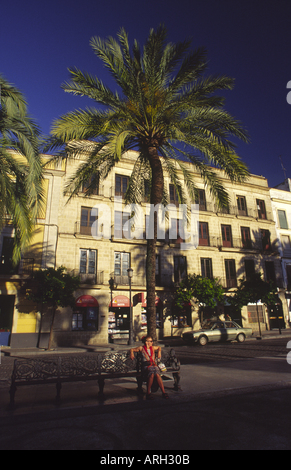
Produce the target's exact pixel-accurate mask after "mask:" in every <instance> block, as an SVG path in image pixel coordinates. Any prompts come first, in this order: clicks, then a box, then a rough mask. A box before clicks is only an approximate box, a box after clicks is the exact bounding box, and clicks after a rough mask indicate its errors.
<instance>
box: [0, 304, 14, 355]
mask: <svg viewBox="0 0 291 470" xmlns="http://www.w3.org/2000/svg"><path fill="white" fill-rule="evenodd" d="M14 303H15V295H0V336H1V341H0V343H1V345H2V346H8V345H9V341H10V336H11V330H12V324H13V313H14Z"/></svg>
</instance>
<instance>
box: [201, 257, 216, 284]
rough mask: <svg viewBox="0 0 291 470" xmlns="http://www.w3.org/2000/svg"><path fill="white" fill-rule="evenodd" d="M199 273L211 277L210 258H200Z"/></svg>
mask: <svg viewBox="0 0 291 470" xmlns="http://www.w3.org/2000/svg"><path fill="white" fill-rule="evenodd" d="M201 275H202V277H208V278H209V279H213V273H212V259H211V258H201Z"/></svg>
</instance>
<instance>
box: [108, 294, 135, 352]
mask: <svg viewBox="0 0 291 470" xmlns="http://www.w3.org/2000/svg"><path fill="white" fill-rule="evenodd" d="M129 325H130V301H129V298H128V297H126V296H125V295H117V296H116V297H114V298H113V299H112V302H110V304H109V316H108V337H109V343H113V342H114V341H115V340H127V339H128V338H129Z"/></svg>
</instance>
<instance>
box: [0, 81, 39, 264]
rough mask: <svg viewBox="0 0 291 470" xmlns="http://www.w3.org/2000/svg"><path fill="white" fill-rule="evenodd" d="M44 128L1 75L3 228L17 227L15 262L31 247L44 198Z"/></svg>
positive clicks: (0, 192) (0, 209) (0, 219)
mask: <svg viewBox="0 0 291 470" xmlns="http://www.w3.org/2000/svg"><path fill="white" fill-rule="evenodd" d="M39 134H40V131H39V129H38V127H37V126H36V125H35V123H34V122H33V121H32V119H31V118H30V117H29V116H28V114H27V104H26V101H25V99H24V97H23V96H22V94H21V92H20V91H19V90H18V89H17V88H15V87H14V86H13V85H11V84H10V83H8V81H7V80H5V78H4V77H3V76H2V75H0V230H2V229H3V227H4V226H5V224H6V223H7V222H9V221H11V222H12V224H13V226H14V230H15V235H14V251H13V258H12V260H13V263H14V264H17V263H18V261H19V260H20V257H21V253H22V252H23V250H25V248H26V247H27V246H28V243H29V241H30V239H31V236H32V233H33V224H34V222H35V219H36V216H37V211H38V210H39V207H40V204H41V201H42V164H41V158H40V153H39Z"/></svg>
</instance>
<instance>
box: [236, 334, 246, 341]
mask: <svg viewBox="0 0 291 470" xmlns="http://www.w3.org/2000/svg"><path fill="white" fill-rule="evenodd" d="M245 339H246V337H245V335H244V334H243V333H240V334H239V335H238V336H237V338H236V340H237V342H238V343H244V342H245Z"/></svg>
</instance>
